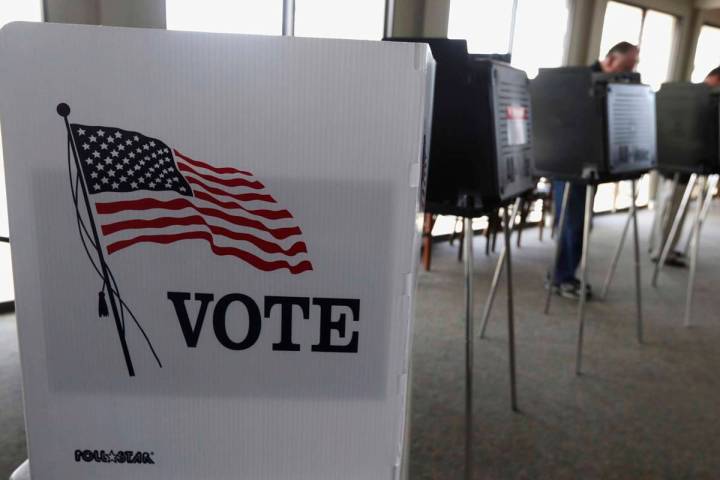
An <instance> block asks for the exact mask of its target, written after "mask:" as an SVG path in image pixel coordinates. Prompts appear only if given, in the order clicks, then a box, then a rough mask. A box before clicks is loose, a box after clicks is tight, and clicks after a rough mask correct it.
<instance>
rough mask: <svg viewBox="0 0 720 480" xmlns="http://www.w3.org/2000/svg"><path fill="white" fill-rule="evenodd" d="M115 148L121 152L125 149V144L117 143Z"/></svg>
mask: <svg viewBox="0 0 720 480" xmlns="http://www.w3.org/2000/svg"><path fill="white" fill-rule="evenodd" d="M117 149H118V150H119V151H121V152H122V151H123V150H125V146H124V145H118V146H117Z"/></svg>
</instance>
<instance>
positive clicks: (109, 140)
mask: <svg viewBox="0 0 720 480" xmlns="http://www.w3.org/2000/svg"><path fill="white" fill-rule="evenodd" d="M107 141H108V143H115V139H114V138H113V137H111V136H108V138H107Z"/></svg>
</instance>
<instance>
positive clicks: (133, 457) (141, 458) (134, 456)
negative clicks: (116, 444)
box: [75, 450, 155, 465]
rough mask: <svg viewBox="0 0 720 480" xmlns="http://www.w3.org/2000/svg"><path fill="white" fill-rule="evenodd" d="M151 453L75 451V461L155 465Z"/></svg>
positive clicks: (134, 451)
mask: <svg viewBox="0 0 720 480" xmlns="http://www.w3.org/2000/svg"><path fill="white" fill-rule="evenodd" d="M153 455H154V453H153V452H140V451H136V450H118V451H117V452H116V451H114V450H110V451H109V452H108V451H105V450H75V461H76V462H86V463H91V462H94V463H132V464H143V465H155V461H154V460H153V458H152V457H153Z"/></svg>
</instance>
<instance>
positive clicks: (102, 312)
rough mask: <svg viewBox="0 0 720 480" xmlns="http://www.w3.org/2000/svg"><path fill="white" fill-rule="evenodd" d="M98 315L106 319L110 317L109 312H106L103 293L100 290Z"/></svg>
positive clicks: (106, 307)
mask: <svg viewBox="0 0 720 480" xmlns="http://www.w3.org/2000/svg"><path fill="white" fill-rule="evenodd" d="M98 315H99V316H101V317H107V316H109V315H110V312H108V306H107V302H106V301H105V292H104V291H102V290H101V291H99V292H98Z"/></svg>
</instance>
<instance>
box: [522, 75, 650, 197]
mask: <svg viewBox="0 0 720 480" xmlns="http://www.w3.org/2000/svg"><path fill="white" fill-rule="evenodd" d="M530 91H531V94H532V107H533V115H534V119H535V121H534V122H533V142H534V147H535V170H534V173H535V174H536V175H538V176H544V177H548V178H553V179H557V180H572V181H583V180H584V181H588V182H595V183H600V182H609V181H617V180H622V179H629V178H636V177H638V176H639V175H641V174H642V173H645V172H647V171H648V170H650V169H652V168H654V167H655V165H656V163H657V161H656V129H655V95H654V93H653V91H652V89H651V88H650V87H649V86H647V85H643V84H641V83H640V76H639V74H637V73H623V74H604V73H595V72H593V71H592V70H591V69H590V68H588V67H564V68H550V69H541V70H540V73H539V74H538V76H537V77H536V78H535V79H534V80H533V81H532V82H531V87H530Z"/></svg>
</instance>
